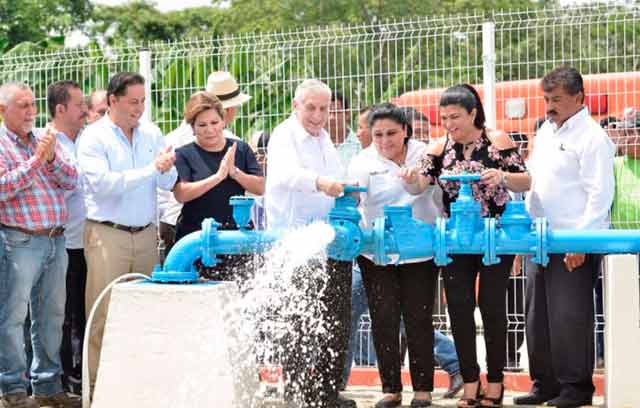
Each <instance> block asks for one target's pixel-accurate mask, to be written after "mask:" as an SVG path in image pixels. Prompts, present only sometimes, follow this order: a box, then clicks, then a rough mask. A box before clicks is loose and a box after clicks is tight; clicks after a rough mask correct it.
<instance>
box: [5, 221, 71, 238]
mask: <svg viewBox="0 0 640 408" xmlns="http://www.w3.org/2000/svg"><path fill="white" fill-rule="evenodd" d="M2 226H3V227H5V228H8V229H12V230H15V231H20V232H22V233H24V234H27V235H35V236H38V237H49V238H54V237H59V236H61V235H62V234H64V227H53V228H43V229H39V230H30V229H26V228H22V227H17V226H13V225H4V224H3V225H2Z"/></svg>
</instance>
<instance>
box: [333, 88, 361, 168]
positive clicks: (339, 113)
mask: <svg viewBox="0 0 640 408" xmlns="http://www.w3.org/2000/svg"><path fill="white" fill-rule="evenodd" d="M348 118H349V100H348V99H347V98H346V97H345V96H344V95H342V94H341V93H340V92H337V91H335V92H332V93H331V104H330V105H329V120H328V121H327V132H329V136H330V137H331V141H332V142H333V144H334V146H335V147H336V150H337V151H338V156H340V162H341V163H342V166H343V167H344V168H345V169H346V168H347V167H348V166H349V163H351V159H352V158H354V157H355V156H356V155H357V154H358V153H360V151H361V150H362V145H361V144H360V141H359V140H358V136H356V134H355V133H354V132H353V130H351V128H350V127H349V126H348V120H349V119H348Z"/></svg>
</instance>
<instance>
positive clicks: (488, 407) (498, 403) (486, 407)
mask: <svg viewBox="0 0 640 408" xmlns="http://www.w3.org/2000/svg"><path fill="white" fill-rule="evenodd" d="M501 385H502V388H501V389H500V396H499V397H498V398H489V397H482V398H481V399H480V403H479V404H478V407H479V408H497V407H502V400H503V399H504V384H501ZM485 401H489V402H490V403H491V404H485Z"/></svg>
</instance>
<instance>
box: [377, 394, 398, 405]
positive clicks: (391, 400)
mask: <svg viewBox="0 0 640 408" xmlns="http://www.w3.org/2000/svg"><path fill="white" fill-rule="evenodd" d="M400 405H402V395H400V398H383V399H381V400H380V401H378V402H376V405H374V408H395V407H399V406H400Z"/></svg>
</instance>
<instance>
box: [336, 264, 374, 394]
mask: <svg viewBox="0 0 640 408" xmlns="http://www.w3.org/2000/svg"><path fill="white" fill-rule="evenodd" d="M351 276H352V278H351V336H350V338H349V349H348V350H347V359H346V362H345V365H344V369H343V371H342V381H343V384H346V383H347V382H348V381H349V375H351V366H352V365H353V360H354V358H355V357H356V356H358V350H359V349H360V347H359V346H360V344H359V343H360V342H359V341H358V339H359V337H360V336H359V333H358V326H359V323H360V317H362V315H363V314H365V313H367V312H368V310H369V303H368V302H367V293H366V292H365V290H364V285H363V284H362V274H361V273H360V268H358V264H356V263H355V262H354V263H353V273H352V275H351ZM358 357H360V356H358ZM363 359H366V360H365V361H360V359H359V358H358V361H357V363H359V364H362V365H369V366H374V365H375V364H376V353H375V350H374V348H373V342H372V341H371V336H370V335H369V336H367V353H366V355H365V356H363Z"/></svg>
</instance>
